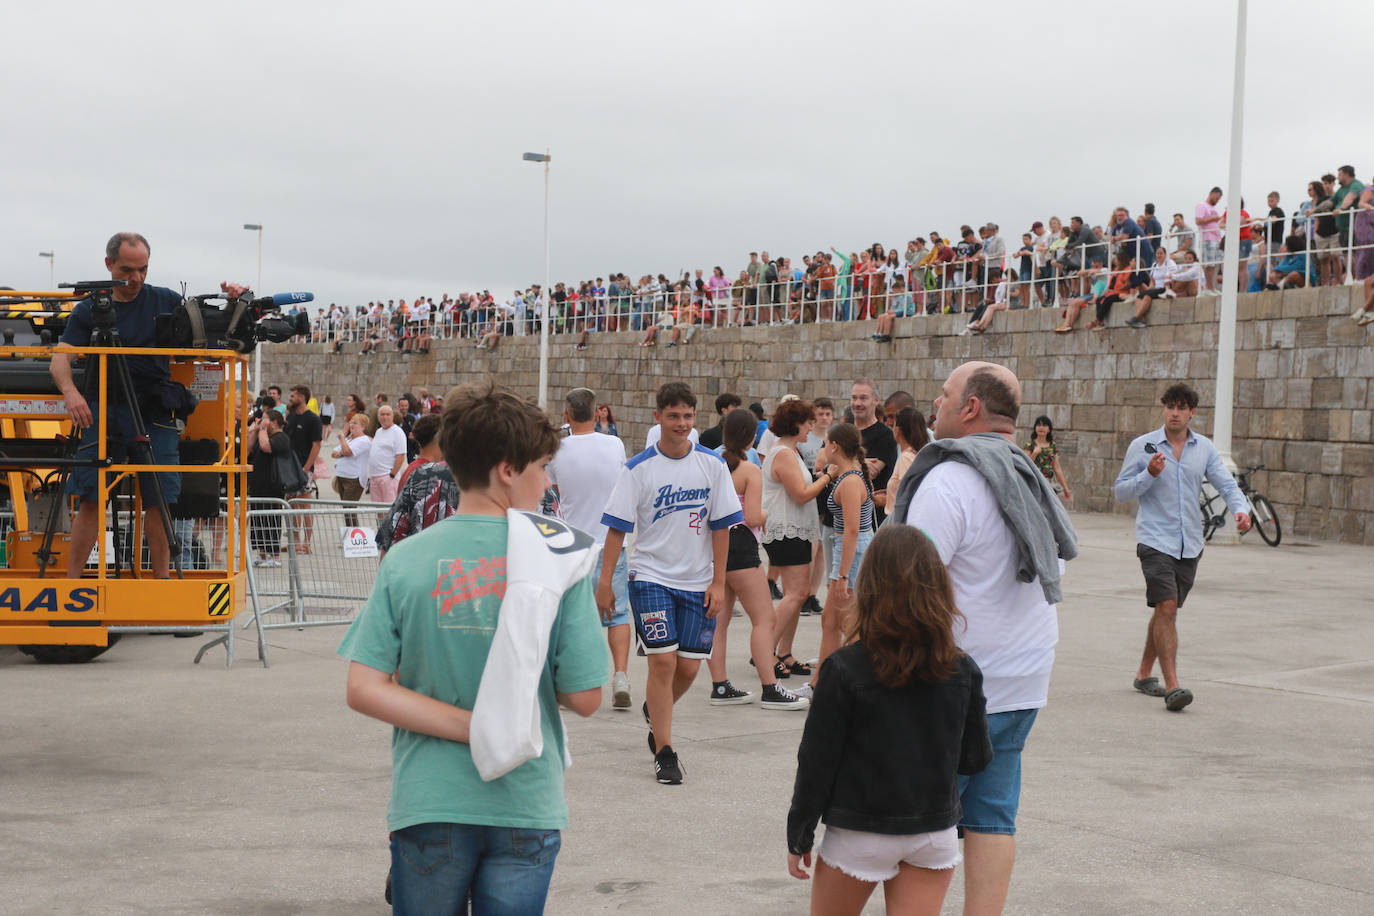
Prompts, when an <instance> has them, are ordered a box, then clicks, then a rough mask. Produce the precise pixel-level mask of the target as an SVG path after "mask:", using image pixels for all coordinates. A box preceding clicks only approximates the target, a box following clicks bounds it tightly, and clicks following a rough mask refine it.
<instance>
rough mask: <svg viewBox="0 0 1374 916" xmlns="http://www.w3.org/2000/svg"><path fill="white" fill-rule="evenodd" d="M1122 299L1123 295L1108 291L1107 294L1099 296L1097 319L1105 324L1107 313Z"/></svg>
mask: <svg viewBox="0 0 1374 916" xmlns="http://www.w3.org/2000/svg"><path fill="white" fill-rule="evenodd" d="M1120 301H1121V296H1119V295H1117V294H1116V293H1107V294H1106V295H1102V296H1098V297H1097V320H1098V321H1101V322H1103V323H1104V324H1105V323H1106V321H1107V315H1108V313H1109V312H1111V310H1112V306H1113V305H1116V304H1117V303H1118V302H1120Z"/></svg>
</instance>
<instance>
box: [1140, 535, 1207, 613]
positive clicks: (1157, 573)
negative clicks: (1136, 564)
mask: <svg viewBox="0 0 1374 916" xmlns="http://www.w3.org/2000/svg"><path fill="white" fill-rule="evenodd" d="M1135 555H1136V556H1137V557H1139V558H1140V571H1141V572H1142V573H1144V574H1145V603H1146V604H1148V605H1149V606H1150V607H1154V606H1155V605H1157V604H1159V603H1160V602H1161V601H1177V602H1178V606H1179V607H1183V602H1184V601H1185V600H1187V598H1188V592H1190V591H1192V589H1193V580H1194V579H1195V578H1196V577H1197V561H1198V560H1200V559H1202V554H1198V555H1197V556H1195V557H1192V558H1190V559H1187V560H1179V559H1175V558H1174V557H1171V556H1169V554H1167V553H1162V552H1161V551H1158V550H1155V549H1154V548H1153V547H1146V546H1145V545H1144V544H1136V545H1135Z"/></svg>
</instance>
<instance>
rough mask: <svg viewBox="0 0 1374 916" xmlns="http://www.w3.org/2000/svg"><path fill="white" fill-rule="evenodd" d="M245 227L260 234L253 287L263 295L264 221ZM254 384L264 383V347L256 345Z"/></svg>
mask: <svg viewBox="0 0 1374 916" xmlns="http://www.w3.org/2000/svg"><path fill="white" fill-rule="evenodd" d="M243 228H245V229H247V230H248V231H250V232H256V233H257V234H258V285H257V286H255V287H253V289H255V290H257V291H258V295H259V296H261V295H262V223H244V224H243ZM253 384H254V385H256V386H258V387H259V388H262V387H263V384H262V348H261V347H254V348H253Z"/></svg>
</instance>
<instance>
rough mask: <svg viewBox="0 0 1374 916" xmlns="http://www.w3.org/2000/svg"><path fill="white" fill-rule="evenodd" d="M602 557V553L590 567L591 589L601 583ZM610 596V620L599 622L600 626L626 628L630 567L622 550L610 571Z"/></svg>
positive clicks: (628, 609)
mask: <svg viewBox="0 0 1374 916" xmlns="http://www.w3.org/2000/svg"><path fill="white" fill-rule="evenodd" d="M604 556H605V554H604V553H603V554H602V555H601V556H598V557H597V558H596V565H595V566H593V567H592V585H593V587H595V586H596V584H597V583H598V582H600V581H601V560H602V558H603V557H604ZM611 594H612V595H613V596H614V604H613V606H612V608H611V619H610V620H603V621H601V625H602V626H603V627H614V626H619V625H620V624H625V625H627V626H628V625H629V623H630V566H629V563H628V561H626V559H625V550H624V549H623V548H622V549H621V551H620V556H619V557H618V558H617V559H616V561H615V569H614V570H612V571H611Z"/></svg>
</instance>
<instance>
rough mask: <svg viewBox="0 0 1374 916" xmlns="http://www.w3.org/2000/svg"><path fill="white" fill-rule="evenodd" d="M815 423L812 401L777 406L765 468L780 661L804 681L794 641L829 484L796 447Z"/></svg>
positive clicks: (766, 539) (766, 537)
mask: <svg viewBox="0 0 1374 916" xmlns="http://www.w3.org/2000/svg"><path fill="white" fill-rule="evenodd" d="M815 423H816V408H815V407H814V406H812V404H811V402H810V401H806V400H802V399H801V398H793V399H791V400H787V401H784V402H782V403H781V404H779V405H778V409H777V410H776V411H774V413H773V419H772V422H771V423H770V424H769V427H768V428H769V429H770V430H771V431H772V432H773V434H774V435H775V436H777V437H778V442H777V445H776V446H774V447H773V449H772V450H771V451H769V453H768V457H767V458H765V459H764V462H763V509H764V512H766V513H767V515H768V521H767V522H766V523H765V525H764V529H763V549H764V550H765V551H767V553H768V562H769V565H770V566H772V567H774V568H776V569H778V570H779V573H780V578H781V580H782V600H781V601H779V602H778V606H777V613H778V647H777V656H778V660H779V661H781V662H782V663H783V665H785V666H786V667H787V669H788V672H789V673H790V674H797V675H800V676H802V677H809V676H810V675H811V669H810V667H808V666H807V665H804V664H802V663H801V662H799V661H797V659H796V658H794V657H793V656H792V638H793V636H795V634H796V632H797V620H798V617H799V616H800V612H801V606H802V602H803V601H805V600H806V596H807V595H808V594H809V585H810V578H811V558H812V553H813V550H814V549H815V544H816V542H817V541H819V540H820V536H821V523H820V514H819V513H818V512H817V510H816V497H817V496H818V495H819V494H820V493H822V492H823V491H824V490H825V488H826V487H827V486H828V485H829V484H830V477H829V476H827V475H825V474H822V475H821V476H820V477H819V478H818V479H816V480H812V479H811V472H810V471H808V470H807V468H806V463H805V462H804V461H803V460H802V457H801V454H800V453H799V452H798V451H797V443H798V442H799V441H801V440H803V439H805V438H806V435H807V433H809V432H810V431H811V427H812V426H814V425H815Z"/></svg>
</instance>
